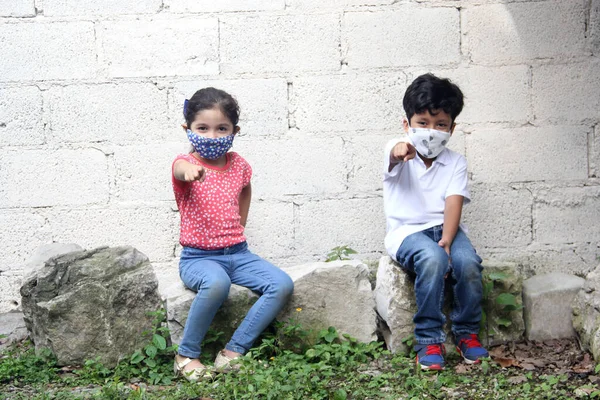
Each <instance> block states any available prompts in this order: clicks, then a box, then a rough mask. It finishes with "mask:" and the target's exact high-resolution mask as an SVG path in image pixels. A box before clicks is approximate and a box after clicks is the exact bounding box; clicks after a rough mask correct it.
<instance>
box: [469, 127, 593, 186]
mask: <svg viewBox="0 0 600 400" xmlns="http://www.w3.org/2000/svg"><path fill="white" fill-rule="evenodd" d="M587 129H588V128H586V127H582V126H546V127H524V128H510V129H481V130H475V131H473V133H472V134H471V135H469V136H468V137H467V154H468V155H469V171H470V172H472V174H473V175H472V177H473V180H474V181H476V182H494V181H501V182H524V181H543V180H551V181H563V180H572V179H587V177H588V166H587V157H586V155H587V135H588V133H587ZM566 166H568V168H567V167H566Z"/></svg>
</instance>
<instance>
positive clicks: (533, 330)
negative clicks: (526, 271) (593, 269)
mask: <svg viewBox="0 0 600 400" xmlns="http://www.w3.org/2000/svg"><path fill="white" fill-rule="evenodd" d="M584 282H585V279H583V278H580V277H578V276H574V275H569V274H564V273H560V272H555V273H552V274H546V275H536V276H534V277H531V278H529V279H527V280H526V281H524V282H523V305H524V309H523V317H524V319H525V332H526V335H527V339H529V340H550V339H562V338H568V337H574V336H575V330H574V329H573V323H572V318H571V316H572V309H571V303H572V302H573V299H574V298H575V296H576V295H577V292H579V290H580V289H581V288H582V286H583V283H584Z"/></svg>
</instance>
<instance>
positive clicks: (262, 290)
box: [178, 242, 294, 358]
mask: <svg viewBox="0 0 600 400" xmlns="http://www.w3.org/2000/svg"><path fill="white" fill-rule="evenodd" d="M179 276H180V277H181V280H183V283H184V284H185V286H186V287H188V288H189V289H192V290H193V291H195V292H197V294H196V298H195V299H194V301H193V302H192V305H191V307H190V312H189V314H188V317H187V320H186V322H185V328H184V330H183V338H182V340H181V343H180V345H179V350H178V352H179V354H180V355H182V356H185V357H189V358H198V357H199V356H200V353H201V349H200V344H201V343H202V340H203V339H204V336H205V335H206V332H207V331H208V327H209V326H210V324H211V322H212V320H213V318H214V317H215V314H216V313H217V310H218V309H219V308H220V307H221V304H223V302H224V301H225V299H227V296H228V294H229V288H230V286H231V284H232V283H234V284H236V285H240V286H244V287H247V288H248V289H250V290H252V291H254V292H257V293H258V294H260V297H259V299H258V300H257V301H256V303H254V305H253V306H252V307H251V308H250V310H249V311H248V314H247V315H246V317H245V318H244V320H243V321H242V323H241V324H240V326H239V327H238V328H237V330H236V331H235V332H234V334H233V337H232V338H231V340H230V341H229V343H227V345H226V346H225V348H226V349H227V350H231V351H235V352H237V353H241V354H244V353H245V352H247V351H248V350H249V349H250V347H252V344H253V343H254V341H255V340H256V338H258V336H259V335H260V334H261V332H262V331H263V330H265V328H266V327H267V326H268V325H269V324H270V323H271V322H272V321H273V320H274V319H275V317H276V316H277V314H278V313H279V311H281V309H282V308H283V306H284V305H285V303H286V302H287V301H288V299H289V298H290V296H291V294H292V291H293V290H294V283H293V282H292V279H291V278H290V277H289V276H288V275H287V274H286V273H285V272H283V271H282V270H281V269H279V268H277V267H276V266H274V265H273V264H271V263H269V262H268V261H265V260H263V259H262V258H260V257H259V256H257V255H255V254H253V253H251V252H250V250H248V245H247V244H246V242H242V243H239V244H236V245H234V246H231V247H226V248H224V249H219V250H200V249H196V248H192V247H184V248H183V250H182V251H181V259H180V261H179Z"/></svg>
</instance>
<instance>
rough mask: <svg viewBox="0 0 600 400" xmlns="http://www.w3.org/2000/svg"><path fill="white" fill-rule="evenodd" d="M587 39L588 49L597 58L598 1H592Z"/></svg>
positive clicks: (599, 35)
mask: <svg viewBox="0 0 600 400" xmlns="http://www.w3.org/2000/svg"><path fill="white" fill-rule="evenodd" d="M587 37H588V49H589V50H590V51H591V52H592V53H593V54H594V55H595V56H597V55H598V54H599V53H600V0H592V3H591V6H590V22H589V24H588V32H587Z"/></svg>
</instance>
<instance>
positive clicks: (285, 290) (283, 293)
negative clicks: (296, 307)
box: [271, 274, 294, 300]
mask: <svg viewBox="0 0 600 400" xmlns="http://www.w3.org/2000/svg"><path fill="white" fill-rule="evenodd" d="M271 292H272V293H273V294H274V295H275V296H276V297H278V298H279V299H281V300H287V299H288V298H289V297H290V296H291V295H292V293H293V292H294V282H293V281H292V278H290V277H289V276H288V275H287V274H285V275H284V276H281V277H280V278H279V279H277V281H276V282H275V283H273V284H272V285H271Z"/></svg>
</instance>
